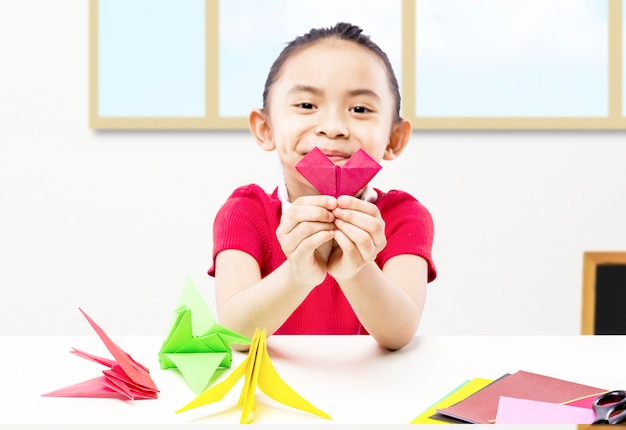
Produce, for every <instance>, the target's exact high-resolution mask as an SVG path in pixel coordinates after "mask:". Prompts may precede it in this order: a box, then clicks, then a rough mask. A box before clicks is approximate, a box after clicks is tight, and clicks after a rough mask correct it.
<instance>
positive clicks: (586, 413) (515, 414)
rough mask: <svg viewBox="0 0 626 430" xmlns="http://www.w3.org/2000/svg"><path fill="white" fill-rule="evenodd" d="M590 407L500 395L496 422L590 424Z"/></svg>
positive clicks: (593, 417) (593, 416)
mask: <svg viewBox="0 0 626 430" xmlns="http://www.w3.org/2000/svg"><path fill="white" fill-rule="evenodd" d="M594 419H595V414H594V413H593V410H592V409H587V408H579V407H576V406H568V405H563V404H559V403H549V402H540V401H537V400H528V399H517V398H514V397H504V396H502V397H500V400H499V402H498V412H497V414H496V424H591V423H592V422H593V420H594Z"/></svg>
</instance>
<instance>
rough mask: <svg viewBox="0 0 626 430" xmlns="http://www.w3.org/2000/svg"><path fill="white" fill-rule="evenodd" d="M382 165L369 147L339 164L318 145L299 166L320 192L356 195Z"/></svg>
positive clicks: (299, 170)
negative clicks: (369, 153)
mask: <svg viewBox="0 0 626 430" xmlns="http://www.w3.org/2000/svg"><path fill="white" fill-rule="evenodd" d="M380 169H382V167H381V165H380V164H378V163H377V162H376V160H374V159H373V158H372V157H370V156H369V155H368V154H367V153H366V152H365V151H363V150H362V149H359V150H358V151H357V152H355V153H354V154H353V155H352V157H350V159H349V160H348V161H347V162H346V164H344V165H343V166H336V165H335V164H334V163H333V162H332V161H331V160H330V159H329V158H328V157H326V156H325V155H324V153H323V152H322V151H321V150H320V149H319V148H317V147H314V148H313V149H312V150H311V151H309V153H308V154H306V155H305V156H304V157H302V159H301V160H300V161H299V162H298V163H297V164H296V170H297V171H298V172H300V174H301V175H302V176H304V178H305V179H306V180H307V181H309V182H310V183H311V185H313V186H314V187H315V189H317V191H319V192H320V194H324V195H329V196H333V197H339V196H341V195H348V196H354V195H355V194H356V193H358V192H359V190H361V189H362V188H363V187H365V186H366V185H367V183H368V182H369V181H370V180H371V179H372V178H373V177H374V176H375V175H376V173H378V171H379V170H380Z"/></svg>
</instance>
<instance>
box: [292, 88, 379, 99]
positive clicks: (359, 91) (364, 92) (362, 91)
mask: <svg viewBox="0 0 626 430" xmlns="http://www.w3.org/2000/svg"><path fill="white" fill-rule="evenodd" d="M323 92H324V91H323V90H321V89H319V88H317V87H313V86H311V85H294V86H293V87H292V88H291V89H290V90H289V93H290V94H293V93H311V94H316V95H319V94H322V93H323ZM347 94H348V96H350V97H356V96H369V97H373V98H375V99H377V100H380V96H379V95H378V94H376V92H374V91H372V90H370V89H367V88H356V89H353V90H348V91H347Z"/></svg>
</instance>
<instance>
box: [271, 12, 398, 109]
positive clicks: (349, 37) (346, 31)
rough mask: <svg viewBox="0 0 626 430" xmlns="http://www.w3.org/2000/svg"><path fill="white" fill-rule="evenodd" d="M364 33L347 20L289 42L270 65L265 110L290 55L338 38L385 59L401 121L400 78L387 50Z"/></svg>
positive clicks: (314, 29) (313, 30)
mask: <svg viewBox="0 0 626 430" xmlns="http://www.w3.org/2000/svg"><path fill="white" fill-rule="evenodd" d="M362 33H363V30H362V29H361V28H360V27H358V26H356V25H352V24H349V23H346V22H340V23H338V24H335V25H334V26H333V27H328V28H323V27H322V28H313V29H311V30H310V31H309V32H308V33H306V34H304V35H302V36H298V37H296V38H295V39H293V40H292V41H291V42H289V43H288V44H287V46H285V48H284V49H283V50H282V51H281V53H280V54H279V55H278V57H277V58H276V60H275V61H274V63H273V64H272V67H270V71H269V73H268V75H267V79H266V80H265V88H264V89H263V109H264V110H265V109H266V107H267V99H268V96H269V92H270V89H271V88H272V85H273V84H274V82H275V81H276V79H278V74H279V73H280V71H281V69H282V67H283V65H284V64H285V62H286V61H287V60H288V59H289V57H291V55H292V54H294V53H295V52H298V51H299V50H301V49H303V48H305V47H306V46H309V45H312V44H313V43H315V42H318V41H320V40H324V39H337V40H346V41H350V42H354V43H356V44H358V45H360V46H362V47H363V48H365V49H367V50H368V51H370V52H372V53H374V54H375V55H376V56H378V58H380V59H381V60H382V61H383V64H384V65H385V68H386V69H387V75H388V77H389V86H390V89H391V93H392V94H393V97H394V99H395V120H396V121H399V120H400V89H399V88H398V80H397V79H396V75H395V73H394V71H393V67H392V66H391V63H390V62H389V58H388V57H387V54H385V52H384V51H383V50H382V49H380V47H379V46H378V45H377V44H376V43H374V42H373V41H372V40H371V39H370V37H369V36H366V35H364V34H362Z"/></svg>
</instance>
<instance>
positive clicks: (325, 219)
mask: <svg viewBox="0 0 626 430" xmlns="http://www.w3.org/2000/svg"><path fill="white" fill-rule="evenodd" d="M336 207H337V199H335V198H333V197H329V196H321V195H317V196H304V197H300V198H298V199H296V200H295V201H294V202H293V203H292V204H291V206H290V207H289V209H288V210H287V211H285V213H284V214H283V215H282V217H281V221H280V225H279V226H278V228H277V229H276V237H277V238H278V242H279V243H280V246H281V248H282V250H283V252H284V253H285V255H286V256H287V260H288V261H289V266H290V268H291V272H292V274H293V277H294V281H295V282H296V283H298V284H299V285H304V286H306V287H307V288H310V289H313V288H314V287H315V286H317V285H319V284H321V283H322V281H323V280H324V278H325V277H326V273H327V261H328V258H329V255H330V253H331V250H332V245H333V238H334V232H335V229H336V227H335V224H334V223H333V221H335V216H334V215H333V213H332V210H333V209H335V208H336Z"/></svg>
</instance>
